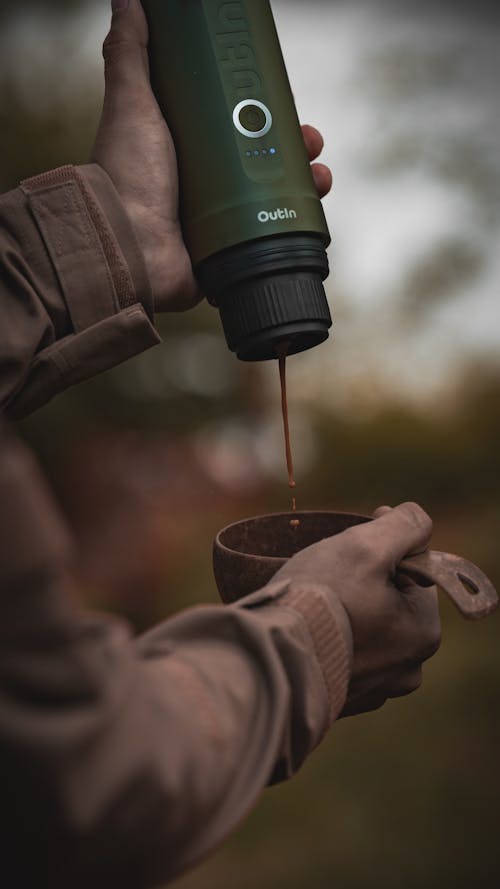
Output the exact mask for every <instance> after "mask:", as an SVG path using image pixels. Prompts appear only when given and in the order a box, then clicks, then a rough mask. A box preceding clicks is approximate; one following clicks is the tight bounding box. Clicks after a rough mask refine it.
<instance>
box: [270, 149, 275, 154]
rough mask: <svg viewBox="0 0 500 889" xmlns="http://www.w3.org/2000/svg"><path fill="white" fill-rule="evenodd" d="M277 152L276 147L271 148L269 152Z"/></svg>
mask: <svg viewBox="0 0 500 889" xmlns="http://www.w3.org/2000/svg"><path fill="white" fill-rule="evenodd" d="M276 153H277V152H276V148H270V149H269V154H276Z"/></svg>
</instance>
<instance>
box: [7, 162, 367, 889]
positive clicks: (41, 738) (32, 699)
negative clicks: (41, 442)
mask: <svg viewBox="0 0 500 889" xmlns="http://www.w3.org/2000/svg"><path fill="white" fill-rule="evenodd" d="M0 229H1V232H2V233H1V235H0V276H1V277H0V300H1V302H0V305H1V309H2V310H1V313H0V318H1V325H0V405H2V406H3V407H4V409H5V411H6V413H7V414H9V415H10V416H14V417H15V416H22V415H24V414H26V413H28V412H30V411H31V410H34V409H35V408H37V407H39V406H40V405H42V404H43V403H44V402H45V401H47V400H48V399H49V398H50V397H51V396H52V395H54V394H55V393H56V392H58V391H60V390H62V389H63V388H65V387H66V386H68V385H71V384H72V383H76V382H78V381H80V380H83V379H86V378H88V377H90V376H91V375H93V374H95V373H97V372H99V371H100V370H104V369H106V368H107V367H110V366H112V365H114V364H117V363H118V362H119V361H121V360H124V359H126V358H128V357H129V356H130V355H133V354H135V353H136V352H139V351H141V350H142V349H144V348H147V347H148V346H149V345H153V344H154V343H156V342H157V341H158V337H157V334H156V332H155V330H154V328H153V326H152V324H151V295H150V292H149V287H148V282H147V277H146V272H145V268H144V263H143V260H142V256H141V254H140V252H139V249H138V247H137V245H136V243H135V239H134V235H133V232H132V231H131V229H130V226H129V223H128V220H127V218H126V216H125V213H124V211H123V208H122V207H121V204H120V202H119V199H118V197H117V195H116V193H115V191H114V188H113V186H112V184H111V182H110V180H109V179H108V178H107V177H106V175H105V174H104V173H103V172H102V171H101V170H100V169H99V168H98V167H93V166H90V167H84V168H81V169H79V170H75V169H74V168H72V167H69V168H63V169H62V170H59V171H55V172H54V173H52V174H48V175H47V176H42V177H38V178H37V179H35V180H31V181H29V182H26V183H24V184H23V186H22V188H21V189H18V190H16V191H14V192H12V193H10V194H8V195H5V196H4V197H3V198H2V199H1V200H0ZM71 547H72V543H71V540H70V539H69V538H68V535H67V533H66V530H65V528H64V525H63V523H62V522H61V519H60V517H59V516H58V514H57V511H56V510H55V508H54V506H53V504H52V503H51V499H50V495H49V493H48V492H47V491H46V489H45V486H44V483H43V480H42V479H41V478H40V476H39V474H38V472H37V470H36V467H35V466H34V464H33V461H32V459H31V458H30V456H29V455H28V454H27V453H26V451H25V450H24V449H22V447H21V445H19V444H18V443H16V442H15V441H14V440H13V438H12V436H11V435H10V434H9V433H6V432H5V431H3V432H2V430H1V429H0V787H1V789H2V791H1V793H0V836H1V837H2V840H3V848H2V872H3V873H4V874H9V889H21V887H22V889H31V887H35V886H36V887H37V889H41V887H50V889H63V887H64V889H67V887H69V886H71V887H72V889H88V887H89V886H98V885H99V886H101V885H102V886H106V889H114V887H116V889H118V887H120V889H129V887H130V889H141V887H144V889H146V887H152V886H155V885H157V884H159V883H160V882H162V881H165V880H168V879H171V878H172V877H174V876H175V875H177V874H179V873H181V872H182V871H184V870H185V869H186V868H188V867H189V866H190V865H192V864H193V863H194V862H196V861H197V860H198V859H199V858H200V857H201V856H203V855H204V854H205V853H206V852H208V851H210V850H211V849H213V848H214V847H215V846H216V845H217V843H218V842H220V840H221V839H222V838H223V837H224V836H225V835H226V834H227V833H228V832H229V831H230V830H231V829H232V828H234V827H235V826H236V825H237V824H238V823H239V822H240V820H241V818H242V817H243V816H244V815H245V814H246V813H247V812H248V810H249V809H250V808H251V806H252V805H253V803H254V802H255V801H256V799H257V797H258V796H259V794H260V792H261V791H262V789H263V788H264V787H265V786H266V784H267V783H269V781H270V780H280V779H282V778H285V777H287V776H288V775H291V774H292V773H293V772H294V771H295V770H296V769H297V768H298V767H299V766H300V764H301V763H302V761H303V760H304V759H305V757H306V756H307V755H308V754H309V752H310V751H311V750H313V749H314V747H315V746H316V745H317V744H318V743H319V741H320V740H321V738H322V736H323V735H324V733H325V731H326V730H327V728H328V727H329V726H330V724H331V723H332V721H333V720H334V719H335V717H336V716H337V714H338V713H339V712H340V711H341V709H342V707H343V703H344V700H345V697H346V693H347V684H348V680H349V674H350V663H351V657H352V655H351V646H352V640H351V635H350V629H349V623H348V620H347V617H346V615H345V613H344V611H343V609H342V607H341V606H340V605H339V604H336V603H335V602H334V601H332V600H331V598H329V597H328V596H327V594H326V592H325V591H324V590H323V589H321V588H317V589H315V588H308V589H307V590H304V589H300V588H288V587H287V586H286V585H284V584H274V585H272V584H271V585H270V586H268V587H266V588H265V589H264V590H262V591H260V592H259V593H256V594H255V595H254V596H251V597H249V598H247V599H245V600H242V601H241V602H240V603H238V604H236V605H233V606H230V607H224V606H213V607H202V608H198V609H194V610H191V611H186V612H184V613H182V614H180V615H179V616H177V617H175V618H173V619H172V620H169V621H167V622H165V623H164V624H161V625H160V626H158V627H157V628H155V629H154V630H153V631H151V632H150V633H148V634H147V635H146V636H144V637H142V638H141V639H138V640H137V639H133V637H132V634H131V632H130V630H129V629H128V627H127V626H126V625H124V624H123V623H122V622H120V621H119V620H117V619H113V618H107V617H103V616H92V615H88V614H84V613H82V612H81V611H80V610H79V608H78V607H77V605H76V603H75V602H74V601H73V599H72V597H71V581H70V571H71V559H72V555H71Z"/></svg>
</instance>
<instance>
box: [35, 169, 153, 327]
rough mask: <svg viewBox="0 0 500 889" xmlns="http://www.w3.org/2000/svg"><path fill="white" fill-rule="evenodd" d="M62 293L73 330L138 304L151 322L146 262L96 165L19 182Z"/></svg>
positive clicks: (115, 195) (116, 198) (110, 185)
mask: <svg viewBox="0 0 500 889" xmlns="http://www.w3.org/2000/svg"><path fill="white" fill-rule="evenodd" d="M21 189H22V191H23V192H24V194H25V195H26V197H27V199H28V202H29V205H30V208H31V212H32V214H33V216H34V218H35V221H36V223H37V226H38V229H39V231H40V234H41V236H42V238H43V241H44V243H45V246H46V248H47V251H48V253H49V256H50V258H51V261H52V264H53V266H54V269H55V272H56V274H57V277H58V280H59V284H60V286H61V290H62V292H63V295H64V299H65V302H66V306H67V309H68V313H69V316H70V319H71V322H72V327H73V332H74V333H79V332H80V331H82V330H86V329H87V328H88V327H91V326H92V325H93V324H95V323H96V322H98V321H101V320H102V319H103V318H108V317H110V316H111V315H114V314H116V313H117V312H119V311H120V310H122V309H126V308H128V307H129V306H131V305H133V304H135V303H137V302H140V303H141V304H142V306H143V307H144V309H145V311H146V314H147V315H148V317H149V318H150V320H152V318H153V301H152V294H151V287H150V284H149V280H148V276H147V272H146V266H145V263H144V260H143V258H142V253H141V251H140V248H139V246H138V244H137V241H136V238H135V235H134V232H133V229H132V225H131V223H130V221H129V219H128V216H127V214H126V212H125V209H124V207H123V205H122V203H121V200H120V198H119V196H118V193H117V192H116V190H115V187H114V185H113V183H112V182H111V179H110V178H109V176H108V175H107V173H105V172H104V170H102V169H101V168H100V167H98V166H97V164H89V165H87V166H83V167H73V166H66V167H60V168H59V169H57V170H51V171H50V172H48V173H42V174H41V175H40V176H34V177H33V178H31V179H27V180H25V181H24V182H23V183H22V184H21Z"/></svg>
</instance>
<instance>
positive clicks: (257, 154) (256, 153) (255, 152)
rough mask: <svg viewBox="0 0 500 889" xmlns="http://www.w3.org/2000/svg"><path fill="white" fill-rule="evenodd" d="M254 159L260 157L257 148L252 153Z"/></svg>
mask: <svg viewBox="0 0 500 889" xmlns="http://www.w3.org/2000/svg"><path fill="white" fill-rule="evenodd" d="M254 157H260V151H259V149H258V148H256V149H255V151H254Z"/></svg>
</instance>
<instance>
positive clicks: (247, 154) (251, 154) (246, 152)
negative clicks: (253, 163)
mask: <svg viewBox="0 0 500 889" xmlns="http://www.w3.org/2000/svg"><path fill="white" fill-rule="evenodd" d="M245 155H246V157H252V156H253V152H252V151H245Z"/></svg>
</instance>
